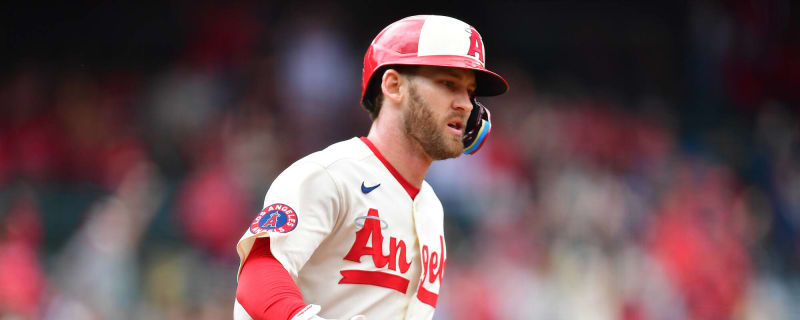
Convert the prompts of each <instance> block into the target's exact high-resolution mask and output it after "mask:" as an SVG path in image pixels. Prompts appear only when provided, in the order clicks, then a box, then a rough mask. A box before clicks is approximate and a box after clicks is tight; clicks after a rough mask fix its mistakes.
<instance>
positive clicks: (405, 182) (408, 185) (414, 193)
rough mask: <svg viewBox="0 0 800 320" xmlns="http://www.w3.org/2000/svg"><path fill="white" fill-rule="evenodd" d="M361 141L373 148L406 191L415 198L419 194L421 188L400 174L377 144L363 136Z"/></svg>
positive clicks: (373, 151)
mask: <svg viewBox="0 0 800 320" xmlns="http://www.w3.org/2000/svg"><path fill="white" fill-rule="evenodd" d="M361 141H363V142H364V144H366V145H367V147H368V148H369V149H370V150H372V153H374V154H375V156H376V157H378V160H380V161H381V163H383V166H384V167H386V169H388V170H389V172H390V173H391V174H392V176H394V178H395V180H397V182H399V183H400V185H401V186H403V189H406V192H407V193H408V195H409V196H410V197H411V199H412V200H413V199H414V198H416V197H417V194H418V193H419V188H417V187H415V186H413V185H412V184H411V183H409V182H408V180H406V178H403V176H401V175H400V172H399V171H397V169H395V168H394V166H392V164H391V163H389V161H388V160H386V158H384V157H383V154H381V152H380V150H378V148H376V147H375V145H374V144H372V141H369V139H367V137H361Z"/></svg>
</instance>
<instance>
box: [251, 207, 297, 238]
mask: <svg viewBox="0 0 800 320" xmlns="http://www.w3.org/2000/svg"><path fill="white" fill-rule="evenodd" d="M295 227H297V214H296V213H295V212H294V210H293V209H292V208H291V207H289V206H287V205H285V204H282V203H275V204H271V205H268V206H267V207H266V208H264V210H261V212H260V213H259V214H258V215H257V216H256V218H255V219H253V222H252V223H251V224H250V232H252V233H253V234H256V233H259V232H262V231H268V232H279V233H287V232H289V231H292V230H294V228H295Z"/></svg>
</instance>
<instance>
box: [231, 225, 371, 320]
mask: <svg viewBox="0 0 800 320" xmlns="http://www.w3.org/2000/svg"><path fill="white" fill-rule="evenodd" d="M265 288H269V290H264V289H265ZM236 301H237V303H238V304H239V306H240V307H241V308H242V310H238V312H240V313H241V312H244V313H246V314H240V315H236V314H234V318H235V319H236V320H239V319H242V318H244V319H247V318H251V319H255V320H260V319H280V320H283V319H290V320H325V319H323V318H320V317H318V316H317V314H318V313H319V312H320V311H321V310H322V308H321V307H320V306H318V305H313V304H309V305H306V303H305V302H303V297H302V295H301V294H300V289H298V288H297V285H296V284H295V283H294V281H292V277H291V276H289V272H287V271H286V269H284V268H283V265H281V263H280V262H278V260H276V259H275V257H273V256H272V254H271V253H270V251H269V238H259V239H257V240H256V242H255V244H254V245H253V249H252V250H251V252H250V255H249V256H248V257H247V260H246V261H245V263H244V266H242V271H241V273H240V274H239V286H238V287H237V288H236ZM364 319H366V318H365V317H364V316H355V317H353V318H351V320H364Z"/></svg>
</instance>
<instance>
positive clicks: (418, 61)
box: [361, 15, 508, 110]
mask: <svg viewBox="0 0 800 320" xmlns="http://www.w3.org/2000/svg"><path fill="white" fill-rule="evenodd" d="M485 62H486V55H485V51H484V48H483V39H482V38H481V35H480V34H479V33H478V31H477V30H475V28H474V27H472V26H470V25H468V24H466V23H464V22H462V21H460V20H458V19H454V18H450V17H445V16H434V15H420V16H412V17H408V18H404V19H402V20H400V21H397V22H395V23H392V24H390V25H389V26H388V27H386V28H385V29H383V31H381V32H380V33H379V34H378V36H376V37H375V40H372V44H370V46H369V49H367V53H366V55H364V69H363V71H362V72H363V74H362V78H361V105H362V106H364V107H365V108H367V109H368V110H371V109H372V107H373V106H372V101H371V100H372V98H373V97H374V96H376V95H377V91H376V90H377V88H373V87H376V86H379V85H380V81H378V80H377V79H380V77H381V76H382V72H379V71H381V70H385V68H387V67H389V66H394V65H423V66H442V67H453V68H464V69H470V70H475V71H476V72H475V81H476V84H477V88H476V91H475V95H476V96H495V95H499V94H502V93H503V92H506V90H508V83H507V82H506V80H504V79H503V78H502V77H500V76H499V75H498V74H496V73H494V72H491V71H489V70H487V69H486V66H485ZM372 78H377V79H376V80H373V79H372ZM372 83H375V84H372Z"/></svg>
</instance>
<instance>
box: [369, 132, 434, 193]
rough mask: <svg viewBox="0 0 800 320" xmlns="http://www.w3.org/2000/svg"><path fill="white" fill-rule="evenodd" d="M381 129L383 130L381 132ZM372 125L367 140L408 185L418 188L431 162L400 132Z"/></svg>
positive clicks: (416, 144) (421, 150)
mask: <svg viewBox="0 0 800 320" xmlns="http://www.w3.org/2000/svg"><path fill="white" fill-rule="evenodd" d="M382 129H383V130H382ZM385 129H388V128H380V127H379V126H377V125H376V124H375V123H373V126H372V128H371V129H370V131H369V135H367V138H368V139H369V140H370V141H371V142H372V144H374V145H375V147H376V148H378V151H380V152H381V154H383V157H384V158H386V160H387V161H389V163H391V164H392V166H394V168H395V169H397V171H398V172H400V175H401V176H403V178H405V179H406V180H407V181H408V182H409V183H411V184H412V185H413V186H415V187H417V188H420V187H421V186H422V181H423V180H424V179H425V175H426V174H427V173H428V168H430V166H431V163H433V160H432V159H431V158H430V157H429V156H428V155H427V154H426V153H425V151H424V150H423V149H422V147H421V146H420V145H419V144H418V143H416V142H415V141H413V140H411V139H410V138H409V137H408V136H406V135H405V134H402V131H400V130H385Z"/></svg>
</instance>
